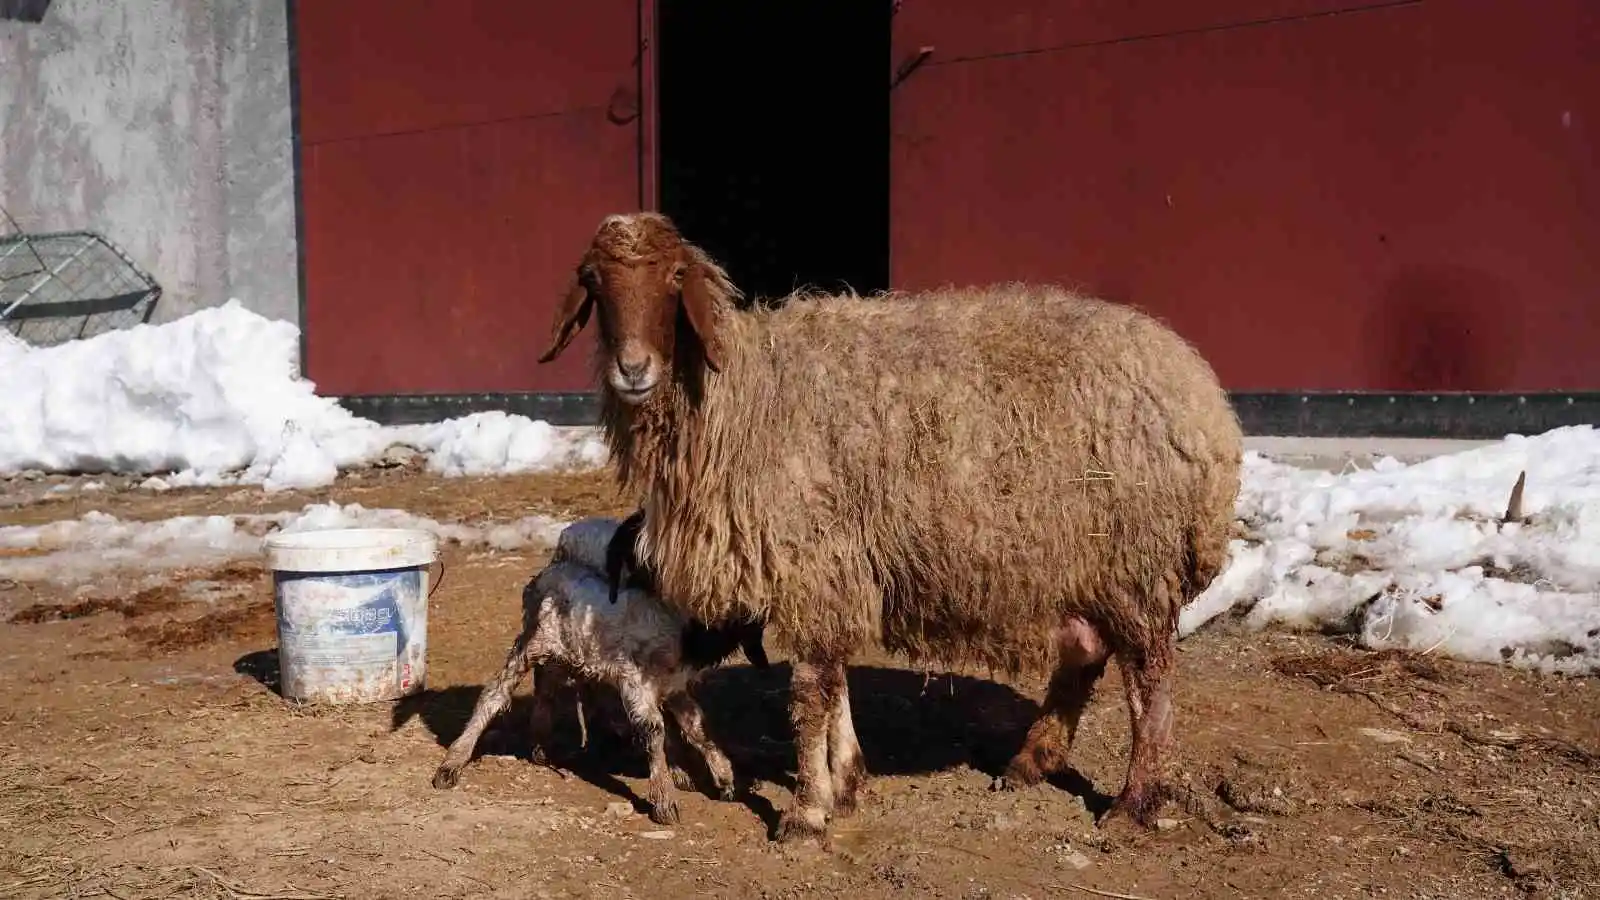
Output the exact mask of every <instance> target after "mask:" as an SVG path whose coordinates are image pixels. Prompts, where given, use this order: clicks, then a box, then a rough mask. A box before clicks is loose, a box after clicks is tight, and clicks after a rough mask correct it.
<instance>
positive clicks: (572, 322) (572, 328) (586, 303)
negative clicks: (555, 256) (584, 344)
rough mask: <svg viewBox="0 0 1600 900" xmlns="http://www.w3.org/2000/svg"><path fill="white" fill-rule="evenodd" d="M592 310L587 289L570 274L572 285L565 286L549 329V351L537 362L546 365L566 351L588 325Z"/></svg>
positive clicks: (592, 306)
mask: <svg viewBox="0 0 1600 900" xmlns="http://www.w3.org/2000/svg"><path fill="white" fill-rule="evenodd" d="M593 309H594V298H593V297H590V296H589V289H588V288H587V287H584V284H583V279H582V278H580V277H579V275H578V273H577V272H574V273H572V283H571V284H570V285H568V286H567V298H566V299H565V300H563V301H561V308H560V309H558V310H556V319H555V323H554V324H553V325H552V326H551V328H550V349H548V350H546V351H544V354H543V355H542V356H540V357H539V362H541V363H547V362H549V361H550V360H552V359H555V358H556V357H557V356H560V355H561V351H563V350H565V349H567V345H568V344H570V343H572V339H573V338H574V337H576V336H577V334H578V332H579V331H581V330H583V326H585V325H587V324H589V313H590V311H592V310H593Z"/></svg>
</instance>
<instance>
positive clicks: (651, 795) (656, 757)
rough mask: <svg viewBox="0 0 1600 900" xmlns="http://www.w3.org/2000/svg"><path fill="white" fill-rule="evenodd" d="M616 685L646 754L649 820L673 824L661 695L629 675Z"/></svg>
mask: <svg viewBox="0 0 1600 900" xmlns="http://www.w3.org/2000/svg"><path fill="white" fill-rule="evenodd" d="M620 687H621V692H622V703H623V706H624V708H626V709H627V711H628V718H629V719H630V720H631V721H632V723H633V727H634V729H635V734H637V735H638V738H639V742H640V743H641V744H643V745H644V747H645V752H646V753H647V754H648V755H649V757H650V785H649V787H648V788H647V789H646V791H645V802H646V803H648V804H649V805H650V821H652V822H655V823H656V824H657V825H676V824H677V822H678V801H677V797H676V795H675V794H674V792H673V787H672V771H671V769H670V768H669V767H668V765H667V722H666V719H665V718H663V717H662V715H661V697H660V695H659V694H658V693H657V692H656V688H655V685H652V684H648V683H646V682H645V681H643V680H641V679H639V678H629V679H627V680H625V681H623V683H622V684H621V685H620Z"/></svg>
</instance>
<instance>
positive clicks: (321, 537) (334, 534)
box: [263, 528, 439, 550]
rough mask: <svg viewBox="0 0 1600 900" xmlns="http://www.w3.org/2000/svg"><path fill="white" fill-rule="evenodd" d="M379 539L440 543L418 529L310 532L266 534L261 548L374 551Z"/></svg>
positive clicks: (323, 530)
mask: <svg viewBox="0 0 1600 900" xmlns="http://www.w3.org/2000/svg"><path fill="white" fill-rule="evenodd" d="M340 537H348V538H351V540H350V542H348V543H344V542H339V540H338V539H339V538H340ZM380 537H387V538H388V539H389V540H388V542H392V543H395V544H397V545H398V546H408V545H414V544H437V543H438V542H439V539H438V537H437V536H436V535H434V534H433V533H432V532H430V531H426V530H424V529H421V528H311V529H307V530H305V531H287V532H285V531H279V532H275V533H273V534H269V535H267V537H266V540H265V541H264V542H263V546H264V548H265V549H267V550H351V549H358V548H372V549H376V545H375V544H374V543H373V539H374V538H380ZM379 543H384V542H382V541H380V542H379Z"/></svg>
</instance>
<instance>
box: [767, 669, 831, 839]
mask: <svg viewBox="0 0 1600 900" xmlns="http://www.w3.org/2000/svg"><path fill="white" fill-rule="evenodd" d="M832 665H833V662H832V661H831V660H824V661H805V662H800V661H797V662H795V664H794V674H793V675H792V676H791V677H790V680H789V719H790V724H791V725H792V726H793V728H794V747H795V755H796V757H797V759H796V763H797V765H796V767H795V789H794V800H793V801H791V803H790V805H789V808H788V809H786V810H784V812H783V815H782V817H781V818H780V819H779V820H778V840H780V841H784V842H790V841H797V840H817V841H821V840H822V839H823V837H824V836H825V834H826V831H827V826H828V815H829V814H830V813H831V812H833V773H832V771H831V769H830V767H829V765H828V742H829V741H828V738H829V730H830V725H831V724H832V717H831V715H830V713H831V712H832V708H831V704H830V703H829V702H828V701H829V697H828V693H829V692H828V689H827V684H826V672H827V671H828V669H829V668H830V667H831V666H832Z"/></svg>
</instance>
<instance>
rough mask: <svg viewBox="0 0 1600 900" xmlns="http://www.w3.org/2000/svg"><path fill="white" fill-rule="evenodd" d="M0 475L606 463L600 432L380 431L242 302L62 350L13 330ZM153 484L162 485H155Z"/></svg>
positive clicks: (193, 477)
mask: <svg viewBox="0 0 1600 900" xmlns="http://www.w3.org/2000/svg"><path fill="white" fill-rule="evenodd" d="M6 337H8V338H10V340H5V341H0V371H4V372H5V374H6V402H5V403H4V404H3V405H0V474H7V473H15V472H20V471H24V470H28V469H34V470H39V471H44V472H119V473H137V474H145V475H165V476H168V477H165V478H162V479H160V483H162V484H165V485H167V486H173V487H181V486H190V485H211V484H228V483H249V484H261V485H262V486H263V487H265V488H266V489H267V490H280V489H289V488H314V487H320V486H323V485H326V484H329V483H331V482H332V481H334V480H335V478H336V477H337V475H338V473H339V471H340V470H343V469H348V468H351V467H355V466H361V465H366V464H369V463H371V462H373V461H374V460H376V459H377V458H378V457H380V456H381V455H382V454H383V453H384V451H385V450H387V449H388V448H389V447H391V446H393V445H395V444H403V445H408V446H412V447H415V448H417V449H419V450H421V451H423V452H425V453H427V454H428V467H429V468H430V469H431V470H433V471H435V472H440V473H442V474H445V475H482V474H501V473H514V472H529V471H541V470H552V469H568V468H585V467H593V466H598V465H600V464H602V463H604V462H605V459H606V449H605V445H604V443H603V442H602V441H601V440H600V438H599V435H598V434H597V433H596V432H595V430H594V429H592V428H557V427H554V426H552V425H550V424H549V423H548V422H543V421H537V422H536V421H532V420H529V419H527V418H525V417H523V416H511V415H507V414H505V413H503V412H487V413H476V414H473V415H469V416H465V417H463V418H460V419H454V420H451V421H448V422H443V423H439V424H435V425H411V426H397V427H382V426H379V425H378V424H377V423H375V422H372V421H369V420H366V419H361V418H358V417H357V416H355V415H353V414H351V413H350V412H349V411H348V410H346V409H344V408H343V407H341V406H339V405H338V404H337V403H335V402H334V401H333V400H331V399H328V398H326V397H319V396H317V395H316V393H315V386H314V385H313V384H312V383H311V382H309V381H306V380H305V379H303V378H301V377H299V365H298V362H297V360H298V350H299V330H298V329H297V328H296V327H295V326H294V325H293V324H291V323H288V322H283V321H277V320H272V319H266V318H263V317H261V316H259V315H256V314H255V313H253V312H250V311H249V310H247V309H245V308H244V307H242V306H240V305H239V304H238V303H237V302H236V301H232V300H230V301H229V302H228V303H226V304H224V305H222V306H218V307H213V308H210V309H204V310H201V311H199V312H196V313H193V314H191V315H188V316H185V317H183V318H181V319H177V320H175V321H173V322H169V323H167V324H164V325H139V326H136V327H134V328H130V329H126V330H122V331H113V332H109V333H106V334H102V335H97V336H95V337H92V338H88V339H85V340H81V341H72V342H69V343H66V344H61V345H59V346H54V347H33V346H30V345H28V344H26V343H23V342H22V341H19V340H17V339H15V338H14V337H12V336H11V335H10V334H9V333H6ZM152 486H154V485H152Z"/></svg>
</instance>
